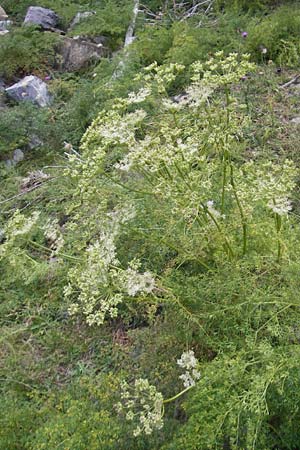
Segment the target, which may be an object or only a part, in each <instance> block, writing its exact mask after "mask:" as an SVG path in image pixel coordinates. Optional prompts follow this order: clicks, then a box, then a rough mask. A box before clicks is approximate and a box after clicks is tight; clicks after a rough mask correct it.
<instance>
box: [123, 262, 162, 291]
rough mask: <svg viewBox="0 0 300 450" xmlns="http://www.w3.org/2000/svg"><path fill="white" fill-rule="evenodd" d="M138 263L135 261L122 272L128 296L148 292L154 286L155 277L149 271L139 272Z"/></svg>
mask: <svg viewBox="0 0 300 450" xmlns="http://www.w3.org/2000/svg"><path fill="white" fill-rule="evenodd" d="M138 267H139V264H138V263H136V262H135V261H132V262H131V263H130V267H128V269H126V270H125V271H124V272H123V277H124V288H125V291H126V292H127V294H128V295H129V296H130V297H134V296H135V295H137V294H138V293H145V294H150V293H151V292H152V291H153V290H154V288H155V278H154V277H153V275H152V273H151V272H144V273H139V272H138V271H137V269H138Z"/></svg>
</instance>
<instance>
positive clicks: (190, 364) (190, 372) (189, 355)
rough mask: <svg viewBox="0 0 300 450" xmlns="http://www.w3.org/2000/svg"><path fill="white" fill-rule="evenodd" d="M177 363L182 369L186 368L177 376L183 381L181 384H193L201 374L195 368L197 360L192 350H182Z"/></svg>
mask: <svg viewBox="0 0 300 450" xmlns="http://www.w3.org/2000/svg"><path fill="white" fill-rule="evenodd" d="M177 364H178V365H179V366H180V367H182V368H183V369H186V372H185V373H183V374H182V375H180V376H179V379H180V380H182V381H183V386H184V387H185V388H189V387H192V386H195V384H196V381H198V380H199V379H200V376H201V374H200V372H199V371H198V370H197V366H198V364H199V362H198V360H197V358H195V355H194V352H193V350H189V351H187V352H183V353H182V355H181V358H180V359H178V360H177Z"/></svg>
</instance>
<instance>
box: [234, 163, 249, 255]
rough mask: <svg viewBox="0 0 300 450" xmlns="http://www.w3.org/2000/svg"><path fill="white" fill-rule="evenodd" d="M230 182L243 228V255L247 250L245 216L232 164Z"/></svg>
mask: <svg viewBox="0 0 300 450" xmlns="http://www.w3.org/2000/svg"><path fill="white" fill-rule="evenodd" d="M230 183H231V186H232V190H233V194H234V198H235V201H236V203H237V206H238V209H239V212H240V216H241V221H242V228H243V255H245V254H246V252H247V222H246V217H245V215H244V211H243V207H242V205H241V202H240V199H239V197H238V194H237V191H236V187H235V182H234V177H233V166H232V165H231V166H230Z"/></svg>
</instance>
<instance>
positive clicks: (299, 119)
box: [291, 117, 300, 125]
mask: <svg viewBox="0 0 300 450" xmlns="http://www.w3.org/2000/svg"><path fill="white" fill-rule="evenodd" d="M291 123H293V124H294V125H300V117H294V119H292V120H291Z"/></svg>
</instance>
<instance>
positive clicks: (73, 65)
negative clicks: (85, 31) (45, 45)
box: [58, 37, 108, 71]
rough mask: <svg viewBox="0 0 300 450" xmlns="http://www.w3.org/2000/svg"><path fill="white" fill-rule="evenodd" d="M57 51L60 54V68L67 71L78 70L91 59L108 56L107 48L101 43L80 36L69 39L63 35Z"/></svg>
mask: <svg viewBox="0 0 300 450" xmlns="http://www.w3.org/2000/svg"><path fill="white" fill-rule="evenodd" d="M58 53H59V54H60V56H61V67H60V68H61V69H62V70H67V71H76V70H80V69H82V68H83V67H86V66H87V65H88V64H89V63H91V62H92V61H95V60H96V61H97V60H99V59H101V58H104V57H106V56H108V49H107V48H105V47H103V46H102V45H100V46H99V45H97V44H94V43H92V42H88V41H85V40H83V39H81V38H80V37H78V38H74V39H71V38H69V37H64V38H63V39H62V41H61V43H60V46H59V49H58Z"/></svg>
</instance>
